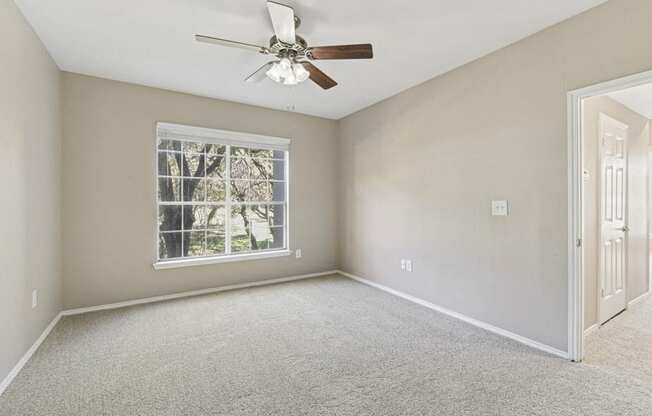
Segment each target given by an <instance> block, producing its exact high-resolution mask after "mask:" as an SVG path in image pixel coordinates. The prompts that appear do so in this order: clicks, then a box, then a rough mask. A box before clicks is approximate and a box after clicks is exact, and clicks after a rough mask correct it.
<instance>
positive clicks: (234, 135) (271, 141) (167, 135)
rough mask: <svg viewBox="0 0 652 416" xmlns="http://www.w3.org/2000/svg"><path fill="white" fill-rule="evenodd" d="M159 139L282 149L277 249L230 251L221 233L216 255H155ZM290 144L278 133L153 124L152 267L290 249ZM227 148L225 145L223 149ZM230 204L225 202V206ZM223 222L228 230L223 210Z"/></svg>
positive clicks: (281, 253)
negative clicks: (282, 194) (281, 244)
mask: <svg viewBox="0 0 652 416" xmlns="http://www.w3.org/2000/svg"><path fill="white" fill-rule="evenodd" d="M159 139H162V140H179V141H195V142H196V141H199V142H204V143H208V144H218V145H226V146H238V147H250V148H256V149H272V150H279V151H284V152H285V200H286V201H285V206H286V208H285V218H284V247H283V248H281V249H274V250H265V251H260V252H245V253H242V254H231V253H230V247H226V246H227V245H228V244H227V242H228V241H229V240H228V237H225V254H223V255H218V256H203V257H183V258H175V259H170V260H165V259H159V238H160V236H159V232H160V230H159V224H158V218H159V200H158V186H159V166H158V151H159V149H158V141H159ZM290 144H291V140H290V139H288V138H282V137H273V136H263V135H258V134H251V133H242V132H234V131H227V130H218V129H209V128H203V127H194V126H186V125H181V124H173V123H162V122H159V123H157V124H156V137H155V139H154V159H155V161H154V175H153V178H154V188H153V189H154V190H155V192H154V236H155V238H154V263H153V267H154V269H156V270H163V269H174V268H179V267H188V266H200V265H208V264H218V263H230V262H238V261H248V260H258V259H268V258H275V257H284V256H289V255H291V254H292V251H291V250H290V247H291V246H290V182H291V180H292V177H291V169H290ZM228 149H229V148H228V147H227V150H228ZM226 160H227V166H226V169H227V172H228V169H229V163H230V158H227V159H226ZM225 185H226V189H225V192H226V200H228V199H229V183H228V176H227V178H225ZM227 206H230V205H228V204H225V207H227ZM225 215H226V218H225V219H226V220H227V224H226V225H225V233H226V234H227V235H228V234H230V231H231V230H230V229H229V222H228V218H230V213H229V212H228V210H225Z"/></svg>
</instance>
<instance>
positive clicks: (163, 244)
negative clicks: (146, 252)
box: [158, 233, 182, 259]
mask: <svg viewBox="0 0 652 416" xmlns="http://www.w3.org/2000/svg"><path fill="white" fill-rule="evenodd" d="M181 239H182V238H181V233H160V235H159V245H158V250H159V252H158V256H159V258H160V259H174V258H178V257H181V254H182V252H181Z"/></svg>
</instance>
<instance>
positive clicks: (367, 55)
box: [306, 43, 374, 59]
mask: <svg viewBox="0 0 652 416" xmlns="http://www.w3.org/2000/svg"><path fill="white" fill-rule="evenodd" d="M306 56H307V57H308V58H310V59H371V58H373V57H374V51H373V47H372V46H371V44H369V43H365V44H361V45H339V46H316V47H314V48H310V49H308V52H307V53H306Z"/></svg>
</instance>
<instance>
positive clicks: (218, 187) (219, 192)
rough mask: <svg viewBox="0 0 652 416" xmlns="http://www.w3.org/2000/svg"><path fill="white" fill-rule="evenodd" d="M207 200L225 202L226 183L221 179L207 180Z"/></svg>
mask: <svg viewBox="0 0 652 416" xmlns="http://www.w3.org/2000/svg"><path fill="white" fill-rule="evenodd" d="M206 200H207V201H208V202H224V201H225V200H226V185H225V183H224V181H221V180H210V179H209V180H208V181H206Z"/></svg>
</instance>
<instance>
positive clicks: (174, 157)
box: [158, 152, 181, 176]
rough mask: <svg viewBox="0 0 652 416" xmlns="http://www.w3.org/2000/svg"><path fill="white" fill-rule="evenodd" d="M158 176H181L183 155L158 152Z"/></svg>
mask: <svg viewBox="0 0 652 416" xmlns="http://www.w3.org/2000/svg"><path fill="white" fill-rule="evenodd" d="M158 174H159V175H161V176H181V153H172V152H158Z"/></svg>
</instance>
